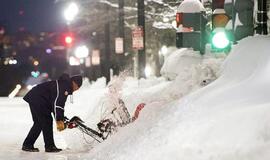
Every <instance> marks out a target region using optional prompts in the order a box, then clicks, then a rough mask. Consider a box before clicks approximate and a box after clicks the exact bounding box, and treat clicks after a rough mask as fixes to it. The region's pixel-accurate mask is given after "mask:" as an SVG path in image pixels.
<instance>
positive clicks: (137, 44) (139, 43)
mask: <svg viewBox="0 0 270 160" xmlns="http://www.w3.org/2000/svg"><path fill="white" fill-rule="evenodd" d="M143 34H144V33H143V27H141V26H137V27H136V28H134V29H133V30H132V48H133V49H135V50H141V49H143V48H144V44H143Z"/></svg>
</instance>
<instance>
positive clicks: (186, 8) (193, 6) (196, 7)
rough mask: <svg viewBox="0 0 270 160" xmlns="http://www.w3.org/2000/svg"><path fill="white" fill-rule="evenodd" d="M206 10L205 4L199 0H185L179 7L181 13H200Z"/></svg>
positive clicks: (178, 10)
mask: <svg viewBox="0 0 270 160" xmlns="http://www.w3.org/2000/svg"><path fill="white" fill-rule="evenodd" d="M203 11H205V8H204V6H203V4H202V3H201V2H200V1H199V0H184V1H183V2H182V3H181V4H180V5H179V7H178V9H177V12H180V13H198V12H203Z"/></svg>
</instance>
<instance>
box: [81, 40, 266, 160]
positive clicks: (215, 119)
mask: <svg viewBox="0 0 270 160" xmlns="http://www.w3.org/2000/svg"><path fill="white" fill-rule="evenodd" d="M269 42H270V39H269V37H264V36H256V37H249V38H246V39H244V40H242V41H241V42H240V43H239V45H238V46H236V48H234V49H233V51H232V53H231V54H230V55H229V57H228V58H227V59H226V62H225V63H224V65H223V72H222V74H221V76H220V78H218V79H217V80H216V81H214V82H213V83H212V84H210V85H208V86H206V87H205V88H202V89H200V90H198V91H197V92H193V93H191V94H190V95H189V96H187V97H184V98H182V99H180V100H179V101H171V102H167V103H160V102H158V101H157V102H153V103H150V104H148V105H147V106H146V108H145V110H143V112H142V115H141V117H140V118H139V119H138V121H136V122H135V123H134V124H131V125H129V126H127V127H125V128H123V129H121V130H120V131H119V132H118V133H117V135H114V136H113V137H111V138H110V139H108V140H107V141H106V142H105V143H103V144H101V145H99V146H97V147H96V148H94V149H93V150H91V151H90V152H89V154H87V155H86V156H85V157H88V158H95V159H96V160H101V159H117V160H124V159H130V160H135V159H136V160H137V159H145V160H148V159H156V160H164V159H185V160H189V159H190V160H193V159H203V160H204V159H205V160H211V159H219V160H238V159H248V160H255V159H263V160H264V159H265V160H266V159H269V157H270V152H269V151H268V148H269V147H270V146H269V145H270V143H269V142H270V138H269V137H270V123H269V121H270V116H269V114H270V108H269V97H268V95H270V94H269V92H270V90H269V89H270V88H269V86H270V84H269V83H270V79H269V78H270V76H269V74H268V73H269V69H270V67H269V58H270V57H269V56H270V55H269V54H268V50H269V49H270V47H269V45H268V44H269ZM254 44H256V46H255V45H254ZM170 84H172V83H170ZM170 84H168V85H167V86H166V87H169V86H170ZM175 86H176V85H175ZM163 89H164V88H163ZM156 91H157V90H156ZM163 91H164V90H159V94H160V95H159V96H164V95H163V94H164V92H163ZM179 92H180V91H179ZM156 93H157V92H156ZM156 96H157V95H156ZM156 98H157V97H156ZM85 157H84V158H85Z"/></svg>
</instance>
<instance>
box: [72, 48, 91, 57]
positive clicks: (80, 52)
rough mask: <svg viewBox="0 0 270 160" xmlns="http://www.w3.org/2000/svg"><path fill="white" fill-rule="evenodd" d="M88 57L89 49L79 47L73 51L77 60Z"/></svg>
mask: <svg viewBox="0 0 270 160" xmlns="http://www.w3.org/2000/svg"><path fill="white" fill-rule="evenodd" d="M88 55H89V49H88V48H87V47H86V46H79V47H77V48H76V49H75V56H76V57H77V58H86V57H87V56H88Z"/></svg>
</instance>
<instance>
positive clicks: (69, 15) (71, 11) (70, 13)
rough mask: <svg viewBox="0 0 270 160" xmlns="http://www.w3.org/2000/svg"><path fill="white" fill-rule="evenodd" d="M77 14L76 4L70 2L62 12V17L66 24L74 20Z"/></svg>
mask: <svg viewBox="0 0 270 160" xmlns="http://www.w3.org/2000/svg"><path fill="white" fill-rule="evenodd" d="M78 12H79V8H78V6H77V4H76V3H74V2H72V3H70V4H69V5H68V7H67V8H66V9H65V11H64V17H65V19H66V20H67V22H68V23H70V22H71V21H73V20H74V18H75V17H76V15H77V14H78Z"/></svg>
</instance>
